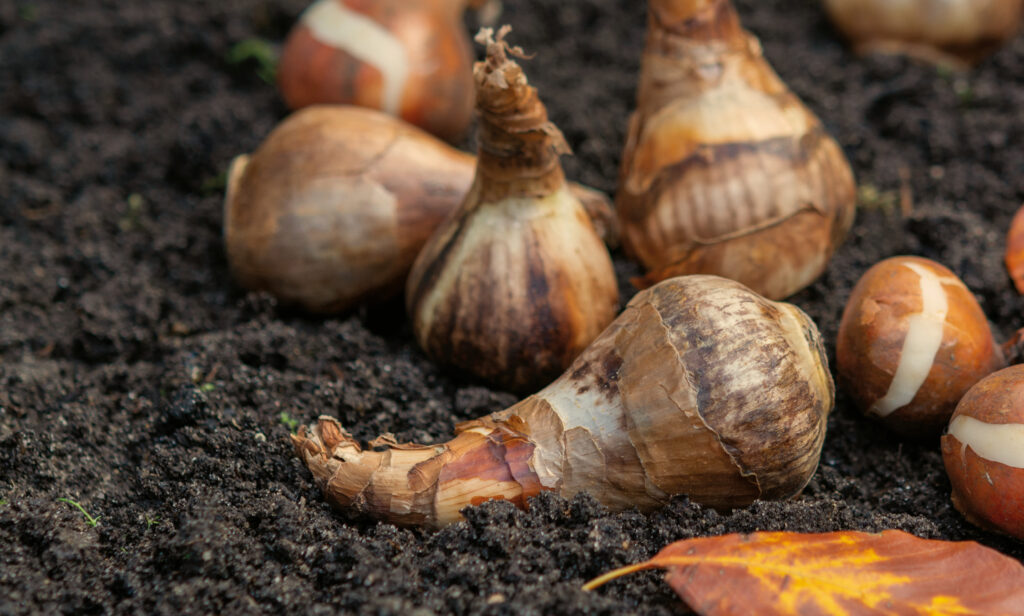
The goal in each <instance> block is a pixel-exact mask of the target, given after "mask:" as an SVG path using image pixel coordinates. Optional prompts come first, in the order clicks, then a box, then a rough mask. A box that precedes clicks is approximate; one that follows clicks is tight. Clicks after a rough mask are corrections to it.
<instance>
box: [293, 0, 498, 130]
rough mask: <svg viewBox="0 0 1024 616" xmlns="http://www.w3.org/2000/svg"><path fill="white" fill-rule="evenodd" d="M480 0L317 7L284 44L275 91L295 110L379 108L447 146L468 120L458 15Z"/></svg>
mask: <svg viewBox="0 0 1024 616" xmlns="http://www.w3.org/2000/svg"><path fill="white" fill-rule="evenodd" d="M478 3H479V2H478V0H317V1H316V2H314V3H313V4H311V5H310V6H309V8H307V9H306V10H305V12H303V14H302V15H301V16H300V17H299V21H298V23H296V24H295V26H294V28H293V29H292V31H291V33H290V34H289V35H288V39H287V40H286V41H285V45H284V51H283V53H282V55H281V62H280V64H279V65H278V84H279V86H280V89H281V94H282V95H283V96H284V99H285V102H286V103H287V104H288V106H289V107H291V108H292V109H299V108H302V107H306V106H308V105H315V104H320V103H338V104H352V105H361V106H364V107H371V108H374V109H380V110H381V111H385V112H387V113H389V114H391V115H395V116H398V117H401V118H402V119H404V120H406V121H407V122H410V123H412V124H415V125H417V126H419V127H421V128H423V129H425V130H427V131H428V132H430V133H433V134H435V135H437V136H439V137H442V138H445V139H455V138H458V137H459V136H460V135H462V134H463V133H464V132H465V130H466V128H467V127H468V126H469V123H470V121H471V120H472V113H473V79H472V73H471V70H470V67H471V63H472V61H473V57H472V51H471V49H470V46H469V38H468V37H467V36H466V32H465V29H464V28H463V25H462V13H463V11H464V10H465V8H466V6H467V5H468V4H478Z"/></svg>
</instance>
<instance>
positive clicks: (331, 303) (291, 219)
mask: <svg viewBox="0 0 1024 616" xmlns="http://www.w3.org/2000/svg"><path fill="white" fill-rule="evenodd" d="M353 136H355V137H356V138H355V139H354V138H353ZM472 165H473V157H472V156H470V155H468V154H465V153H463V152H460V151H458V150H456V149H454V148H451V147H450V146H447V145H446V144H444V143H443V142H440V141H438V140H436V139H434V138H433V137H431V136H430V135H428V134H427V133H425V132H423V131H421V130H419V129H417V128H415V127H413V126H411V125H408V124H404V123H399V122H396V121H395V120H394V119H393V118H391V117H390V116H387V115H385V114H383V113H381V112H378V111H374V110H370V109H363V108H359V107H336V106H314V107H309V108H306V109H303V110H301V111H299V112H296V113H294V114H292V115H291V116H289V117H288V118H287V119H286V120H285V121H284V122H283V123H282V124H281V125H279V126H278V127H277V128H276V129H275V130H274V131H273V132H272V133H271V134H270V135H269V136H268V137H267V139H266V140H265V141H264V143H263V144H262V145H261V146H260V148H259V149H258V150H257V151H256V152H255V153H253V154H252V155H251V156H249V157H245V158H240V159H238V160H237V161H236V162H235V163H234V165H233V166H232V169H231V172H230V174H229V175H230V176H231V177H230V178H229V186H228V193H227V198H226V200H225V217H224V218H225V221H224V229H225V237H224V239H225V245H226V248H227V253H228V261H229V262H230V265H231V270H232V272H233V273H234V275H235V277H236V278H237V279H238V280H239V282H241V283H242V284H243V285H244V286H246V287H248V288H250V289H265V290H268V291H270V292H271V293H273V294H274V295H275V296H277V297H278V298H279V299H281V301H283V302H284V303H287V304H298V305H300V306H302V307H303V308H305V309H307V310H310V311H312V312H322V313H330V312H337V311H340V310H344V309H347V308H349V307H351V306H352V305H354V304H355V303H357V302H359V301H363V300H366V299H373V298H380V297H385V296H387V295H390V294H392V293H393V292H394V291H396V290H398V289H399V288H400V287H401V284H402V282H403V281H404V276H405V273H406V272H407V271H408V269H409V267H410V266H411V264H412V261H413V260H414V259H415V257H416V254H417V253H418V251H419V250H420V248H421V247H422V246H423V244H424V242H426V240H427V237H429V234H430V233H431V231H432V230H433V229H434V228H436V226H437V225H438V224H439V223H440V221H441V220H443V219H444V217H445V216H447V215H448V214H449V213H450V212H451V210H452V208H453V207H454V204H456V203H458V201H459V200H460V199H461V198H462V196H463V195H464V194H465V191H466V189H467V187H468V181H469V178H470V176H469V173H471V169H472Z"/></svg>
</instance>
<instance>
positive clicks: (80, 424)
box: [0, 0, 1024, 614]
mask: <svg viewBox="0 0 1024 616" xmlns="http://www.w3.org/2000/svg"><path fill="white" fill-rule="evenodd" d="M304 4H305V0H224V1H221V2H205V1H199V0H191V1H182V0H150V1H148V2H144V3H143V2H125V1H121V2H117V1H114V0H106V1H101V0H97V1H94V2H88V3H84V2H83V3H78V2H76V3H69V2H67V1H66V0H63V1H62V0H2V1H0V546H2V548H0V613H3V614H38V613H60V612H66V613H75V614H89V613H146V614H193V613H220V614H238V613H273V614H280V613H288V614H321V613H336V612H361V613H375V614H432V613H455V614H477V613H488V614H512V613H515V614H552V613H565V614H569V613H589V614H602V613H608V614H611V613H641V614H669V613H675V612H678V611H679V610H680V609H681V608H680V607H679V601H678V600H677V599H676V598H675V596H674V595H673V594H672V593H671V591H670V590H669V589H668V587H667V586H666V585H665V584H663V583H662V582H661V576H660V574H658V573H653V572H652V573H645V574H640V575H634V576H630V577H628V578H626V579H624V580H622V581H617V582H614V583H612V584H610V585H608V586H607V587H605V588H603V589H600V590H599V591H596V592H592V593H584V592H582V591H581V590H580V584H582V583H583V582H584V581H585V580H587V579H589V578H591V577H593V576H596V575H597V574H599V573H601V572H604V571H606V570H608V569H610V568H613V567H617V566H620V565H624V564H628V563H633V562H636V561H638V560H640V559H643V558H646V557H649V556H651V555H653V554H654V553H655V552H656V551H657V550H658V549H660V548H661V547H663V546H664V545H666V544H667V543H669V542H671V541H675V540H678V539H683V538H687V537H693V536H704V535H715V534H721V533H727V532H734V531H736V532H746V531H755V530H793V531H830V530H838V529H860V530H868V531H875V530H881V529H886V528H899V529H903V530H906V531H909V532H912V533H915V534H917V535H919V536H923V537H930V538H943V539H953V540H963V539H972V540H976V541H980V542H982V543H984V544H986V545H989V546H992V547H994V548H996V549H998V550H1000V551H1002V552H1003V553H1005V554H1008V555H1010V556H1013V557H1015V558H1017V559H1021V558H1024V544H1022V543H1021V542H1015V541H1013V540H1009V539H1006V538H1002V537H1000V536H996V535H992V534H988V533H985V532H982V531H979V530H976V529H974V528H972V527H971V526H969V525H967V524H966V523H965V522H964V521H963V519H962V518H961V517H960V516H959V515H958V514H957V513H956V511H955V510H953V509H952V507H951V505H950V502H949V484H948V481H947V479H946V477H945V474H944V471H943V469H942V464H941V458H940V455H939V451H938V443H937V441H929V442H923V443H903V442H900V441H898V440H896V439H895V438H893V437H891V436H890V435H889V434H887V433H886V432H885V431H884V430H883V429H882V428H880V427H878V426H877V425H875V424H873V423H871V422H869V421H866V420H864V419H862V418H861V417H859V415H858V413H857V412H856V411H855V410H854V409H853V408H852V407H851V405H850V403H849V399H848V398H847V396H846V395H844V393H843V392H842V391H840V392H839V394H838V406H837V408H836V410H835V412H834V413H833V415H832V416H831V418H830V421H829V432H828V438H827V440H826V443H825V450H824V454H823V456H822V461H821V467H820V469H819V471H818V473H817V474H816V475H815V477H814V479H813V480H812V482H811V484H810V485H809V486H808V488H807V489H806V490H805V492H804V493H803V495H802V496H801V497H799V498H797V499H795V500H793V501H791V502H786V503H757V504H755V505H754V506H752V507H750V508H748V509H744V510H739V511H735V512H733V513H731V514H728V515H720V514H717V513H715V512H713V511H709V510H705V509H702V508H701V507H698V506H695V505H691V504H689V503H688V502H687V501H686V500H685V499H683V498H678V499H675V500H674V501H673V502H672V503H671V504H670V505H669V506H668V507H666V508H665V509H664V510H662V511H658V512H655V513H652V514H649V515H643V514H639V513H636V512H626V513H619V514H614V515H613V514H610V513H608V512H607V511H606V510H605V509H603V508H602V507H601V506H599V505H597V504H596V503H595V502H594V501H593V500H592V499H590V498H588V497H587V496H585V495H581V496H579V497H577V498H574V499H572V500H571V501H567V500H564V499H561V498H557V497H553V496H542V497H540V498H538V499H537V500H535V501H533V503H532V506H531V508H530V510H529V511H528V512H522V511H518V510H515V509H514V508H512V507H511V506H510V505H508V504H505V503H489V504H485V505H483V506H480V507H477V508H474V509H471V510H467V511H466V517H467V521H466V522H464V523H460V524H456V525H454V526H452V527H450V528H447V529H445V530H442V531H440V532H427V531H421V530H402V529H396V528H394V527H392V526H389V525H383V524H377V523H374V522H370V521H365V520H356V519H351V518H349V517H348V516H347V515H346V514H344V513H337V512H333V511H332V510H330V509H329V508H328V506H327V505H326V504H325V503H324V501H323V499H322V498H321V496H320V494H319V492H318V491H317V489H316V488H315V486H314V485H313V483H312V481H311V478H310V475H309V473H308V472H307V471H306V470H305V468H304V467H303V466H302V465H301V464H300V463H299V461H298V460H297V459H296V458H295V457H294V455H293V453H292V449H291V446H290V444H289V442H288V433H289V429H290V427H292V425H293V423H292V422H295V421H298V422H303V423H305V422H308V421H310V420H312V419H313V418H315V417H316V416H317V415H319V414H321V413H327V414H331V415H335V416H337V417H339V418H340V419H341V421H342V422H343V423H344V425H345V426H346V427H347V428H348V429H350V430H351V431H352V432H353V433H354V434H355V435H356V436H357V437H359V438H363V439H368V438H372V437H373V436H375V435H377V434H378V433H379V432H384V431H391V432H394V433H395V434H396V436H397V437H398V439H399V440H416V441H420V442H440V441H443V440H446V439H447V438H448V436H449V435H450V434H451V432H452V426H453V425H454V423H455V422H457V421H461V420H465V419H469V418H473V417H476V416H478V415H481V414H484V413H488V412H491V411H496V410H500V409H502V408H504V407H505V406H506V405H508V404H509V403H511V402H513V401H514V398H513V397H512V396H510V395H508V394H505V393H501V392H496V391H491V390H488V389H486V388H483V387H481V386H479V385H478V384H475V383H473V382H471V381H466V380H456V379H454V378H451V377H450V376H448V375H446V374H445V373H443V372H442V371H440V370H439V369H437V368H436V367H434V366H433V365H431V363H430V362H428V361H427V360H426V359H425V358H424V356H423V355H422V354H421V353H420V352H419V351H418V350H417V348H416V347H415V344H414V341H413V339H412V336H411V333H410V328H409V326H408V324H407V323H406V320H405V315H404V312H403V310H402V307H401V302H399V301H395V302H392V303H389V304H386V305H384V306H382V307H377V308H374V309H373V310H366V309H362V310H359V311H357V312H355V313H352V314H348V315H342V316H339V317H337V318H326V319H322V318H310V317H306V316H303V315H301V314H296V313H294V312H291V311H288V310H284V309H281V308H279V307H278V306H277V305H276V303H275V302H274V300H273V299H272V298H270V297H268V296H266V295H260V294H248V293H246V292H244V291H243V290H241V289H239V288H238V287H237V286H235V285H234V284H233V282H232V280H231V278H230V275H229V272H228V269H227V265H226V261H225V256H224V253H223V250H222V245H221V206H222V193H223V183H224V173H225V170H226V169H227V166H228V163H229V162H230V160H231V158H232V157H233V156H234V155H236V154H238V153H241V152H246V151H250V150H252V149H253V148H255V147H256V146H257V144H259V142H260V141H261V140H262V138H263V137H264V136H265V135H266V134H267V133H268V132H269V131H270V130H271V128H272V127H273V126H274V125H275V123H276V122H278V121H279V120H280V119H281V118H282V117H283V116H284V115H285V113H286V110H285V108H284V106H283V104H282V103H281V101H280V99H279V97H278V95H277V94H276V92H275V89H274V87H272V86H271V85H269V84H268V83H266V82H265V81H264V80H262V79H261V77H260V65H259V63H258V62H256V61H252V60H247V61H241V62H238V61H233V60H232V59H231V52H232V50H233V49H236V45H237V44H238V43H239V42H241V41H245V40H247V39H251V38H259V39H263V40H266V41H270V42H272V43H274V44H278V43H279V42H280V41H281V40H282V39H283V37H284V35H285V33H286V32H287V30H288V28H289V26H290V25H291V23H292V22H293V21H294V19H295V18H296V16H297V15H298V13H299V12H300V11H301V10H302V8H303V7H304ZM737 4H738V7H739V10H740V13H741V16H742V17H743V19H744V23H745V25H746V26H747V27H748V28H749V29H751V30H752V31H753V32H754V33H756V34H757V35H758V36H760V37H761V40H762V42H763V45H764V48H765V51H766V55H767V57H768V59H769V60H770V61H771V62H772V63H773V64H774V66H775V67H776V68H777V70H778V72H779V73H780V74H781V76H782V77H783V78H784V79H785V80H786V81H787V82H788V83H789V85H790V86H791V87H792V88H793V89H794V90H795V91H796V93H797V94H798V95H800V96H801V97H802V98H803V100H804V101H806V102H807V104H808V105H809V106H810V107H811V108H812V109H813V110H814V111H815V112H817V113H818V114H819V115H820V116H821V117H822V119H823V120H824V122H825V124H826V125H827V126H828V128H829V129H830V130H831V131H832V133H833V134H834V135H835V136H836V137H837V138H838V140H839V142H840V144H841V145H842V146H843V147H844V149H845V150H846V152H847V154H848V156H849V157H850V160H851V161H852V163H853V166H854V170H855V172H856V174H857V179H858V183H859V186H860V195H861V207H860V210H859V213H858V219H857V222H856V225H855V227H854V229H853V231H852V233H851V234H850V237H849V239H848V241H847V242H846V244H845V245H844V246H843V247H842V248H841V249H840V250H839V252H838V254H837V255H836V258H835V259H834V261H833V262H832V264H831V266H830V268H829V270H828V272H827V274H826V275H825V276H823V277H822V278H821V279H820V280H819V281H818V282H817V283H815V284H814V285H813V286H812V287H810V288H809V289H807V290H805V291H804V292H802V293H800V294H799V295H797V296H795V297H794V298H792V301H793V302H794V303H796V304H797V305H799V306H800V307H802V308H803V309H804V310H806V311H807V312H808V313H809V314H810V315H811V316H812V317H813V318H814V319H815V320H816V321H817V323H818V324H819V326H820V328H821V330H822V333H823V335H824V336H825V338H826V340H827V344H828V346H829V352H830V359H832V358H833V357H834V347H833V341H834V340H835V334H836V328H837V325H838V320H839V316H840V314H841V311H842V308H843V305H844V303H845V301H846V298H847V296H848V295H849V292H850V289H851V288H852V285H853V283H854V282H855V281H856V280H857V278H858V277H859V276H860V275H861V274H862V273H863V272H864V270H865V269H866V268H867V267H869V266H870V265H871V264H873V263H875V262H876V261H878V260H879V259H882V258H884V257H887V256H890V255H894V254H901V253H913V254H919V255H923V256H926V257H930V258H933V259H936V260H938V261H940V262H941V263H943V264H945V265H946V266H948V267H950V268H951V269H952V270H953V271H955V272H956V273H957V274H959V275H960V276H961V277H962V278H963V280H964V281H965V282H966V283H967V284H968V286H969V287H970V288H971V289H972V290H973V291H974V292H975V293H976V294H977V296H978V299H979V300H980V302H981V304H982V306H983V307H984V309H985V310H986V312H987V314H988V315H989V318H990V319H991V321H992V325H993V328H994V330H995V331H996V333H997V335H998V337H999V338H1000V339H1005V338H1006V337H1007V336H1009V335H1010V334H1011V332H1013V331H1014V330H1015V329H1016V328H1017V327H1019V326H1022V325H1024V312H1022V307H1024V300H1022V299H1021V298H1020V297H1019V296H1018V295H1017V294H1016V293H1015V292H1014V291H1013V288H1012V285H1011V283H1010V281H1009V279H1008V277H1007V275H1006V273H1005V271H1004V269H1003V266H1002V264H1001V254H1002V250H1003V241H1004V235H1005V232H1006V229H1007V226H1008V223H1009V220H1010V218H1011V216H1012V214H1013V212H1014V211H1015V210H1016V208H1017V206H1019V205H1020V203H1021V201H1022V199H1024V149H1022V148H1021V144H1022V143H1024V114H1022V113H1021V112H1020V110H1021V109H1022V108H1024V38H1018V39H1017V40H1015V41H1013V42H1012V43H1011V44H1010V45H1009V46H1007V47H1006V48H1005V49H1003V50H1002V51H1001V52H1000V53H998V54H997V55H995V56H994V57H992V58H990V59H988V60H987V61H985V62H984V63H982V64H981V65H980V66H979V67H977V69H976V70H974V71H972V72H971V73H969V74H965V75H956V74H952V73H950V72H947V71H942V70H937V69H935V68H933V67H929V66H923V65H919V64H915V63H913V62H910V61H907V60H903V59H898V58H886V57H868V58H863V59H862V58H857V57H855V56H853V55H852V54H851V53H850V52H849V51H847V49H846V48H845V47H844V45H843V44H842V43H841V41H839V40H838V38H837V35H836V33H835V32H834V31H833V30H832V29H831V27H830V26H829V25H828V23H827V21H826V20H825V17H824V15H823V13H822V11H821V9H820V7H819V5H818V3H817V2H814V1H811V0H770V1H765V0H761V1H755V0H743V1H740V2H738V3H737ZM503 21H507V22H509V23H511V24H512V25H513V27H514V30H513V34H512V35H511V40H512V41H513V42H514V43H515V44H519V45H522V46H523V47H525V48H526V50H527V51H529V52H534V53H536V58H535V59H533V60H531V61H529V62H527V63H526V65H525V68H526V71H527V73H528V75H529V77H530V79H531V81H532V82H533V83H534V84H535V85H537V86H538V88H539V90H540V94H541V97H542V98H543V100H545V101H546V103H547V105H548V108H549V110H550V113H551V116H552V118H553V119H554V121H555V122H556V123H557V124H558V125H559V126H560V127H561V128H562V129H563V131H564V132H565V135H566V137H567V138H568V140H569V142H570V144H571V145H572V146H573V148H574V150H575V153H576V155H575V156H574V157H570V158H567V159H566V160H565V167H566V171H567V173H568V175H569V176H570V177H571V178H573V179H577V180H580V181H583V182H586V183H589V184H591V185H594V186H597V187H599V188H602V189H604V190H607V191H612V190H614V187H615V178H616V170H617V165H618V159H619V155H620V150H621V147H622V142H623V136H624V132H625V128H626V121H627V114H628V113H629V111H630V109H631V107H632V105H633V100H634V90H635V85H636V72H637V68H638V64H639V57H640V51H641V47H642V44H643V32H644V27H645V9H644V6H643V4H642V3H638V2H635V1H634V0H588V1H586V2H565V1H563V0H531V1H530V2H518V1H515V0H509V1H507V2H506V7H505V13H504V17H503ZM467 23H468V25H469V26H471V27H474V24H473V18H468V20H467ZM463 145H464V146H466V147H472V142H471V141H467V142H466V143H465V144H463ZM908 198H909V200H908ZM617 267H618V269H619V273H620V275H621V276H622V280H623V287H624V288H629V287H628V285H627V284H626V283H625V280H626V278H627V277H628V276H629V275H630V274H633V273H636V269H635V268H634V267H633V266H631V265H630V264H628V263H626V262H625V261H624V260H623V258H622V257H621V255H617ZM58 498H69V499H73V500H75V501H77V502H79V503H81V505H82V506H83V507H84V508H85V510H86V511H88V512H89V513H90V514H91V515H92V516H94V517H98V518H99V520H98V524H97V525H96V526H94V527H93V526H90V525H89V524H88V523H87V520H86V518H85V517H84V516H83V515H82V514H81V513H79V512H78V511H77V510H75V509H73V508H72V507H71V506H69V505H68V504H66V503H63V502H59V501H58V500H57V499H58Z"/></svg>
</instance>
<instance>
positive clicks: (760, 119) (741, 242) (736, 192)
mask: <svg viewBox="0 0 1024 616" xmlns="http://www.w3.org/2000/svg"><path fill="white" fill-rule="evenodd" d="M648 5H649V9H648V11H649V19H648V32H647V45H646V49H645V50H644V56H643V62H642V66H641V75H640V85H639V89H638V94H637V109H636V112H635V113H634V114H633V117H632V119H631V121H630V125H629V135H628V139H627V142H626V147H625V151H624V153H623V162H622V169H621V172H620V178H619V190H618V193H617V194H616V206H617V209H618V211H619V217H620V222H621V225H622V233H623V244H624V245H625V248H626V250H627V251H628V252H629V253H630V254H631V255H632V256H634V257H635V258H637V259H638V260H639V261H640V262H641V263H642V264H643V265H644V266H645V267H646V268H647V269H648V271H649V274H648V276H647V279H646V282H647V283H650V282H656V281H658V280H662V279H664V278H667V277H669V276H676V275H680V274H693V273H706V274H717V275H721V276H725V277H727V278H732V279H734V280H738V281H740V282H742V283H744V284H746V285H748V286H750V287H751V288H752V289H753V290H755V291H757V292H758V293H761V294H763V295H765V296H767V297H770V298H775V299H777V298H782V297H786V296H788V295H791V294H792V293H795V292H796V291H798V290H799V289H801V288H803V287H804V286H806V285H808V284H810V283H811V282H812V281H813V280H814V279H815V278H817V277H818V276H819V275H820V274H821V273H822V271H823V270H824V269H825V265H826V263H827V261H828V259H829V258H830V257H831V255H832V253H833V252H834V251H835V249H836V248H837V247H838V245H839V243H840V242H841V241H842V240H843V238H844V237H845V234H846V231H847V230H848V229H849V227H850V225H851V224H852V221H853V216H854V209H855V200H856V199H855V190H854V183H853V175H852V173H851V171H850V166H849V163H848V162H847V161H846V158H845V156H844V155H843V153H842V150H840V148H839V146H838V145H837V144H836V142H835V141H834V140H833V139H832V138H831V137H830V136H829V135H828V134H827V133H826V132H825V129H824V128H823V127H822V125H821V122H819V121H818V119H817V118H816V117H815V116H814V115H813V114H812V113H811V112H810V111H809V110H808V109H807V108H806V107H805V106H804V105H803V103H801V102H800V100H799V99H798V98H797V97H796V96H794V95H793V93H792V92H790V91H789V89H788V88H787V87H786V85H785V84H784V83H783V82H782V81H781V80H780V79H779V77H778V76H777V75H776V74H775V72H774V71H773V70H772V68H771V67H770V66H769V65H768V63H767V62H766V61H765V59H764V57H763V56H762V54H761V47H760V44H759V43H758V41H757V39H755V38H754V37H752V36H751V35H750V34H748V33H747V32H745V31H744V30H743V29H742V27H741V26H740V23H739V18H738V16H737V15H736V12H735V10H734V9H733V7H732V5H731V4H730V3H729V2H728V0H650V2H649V3H648Z"/></svg>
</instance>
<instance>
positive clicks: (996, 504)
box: [942, 365, 1024, 539]
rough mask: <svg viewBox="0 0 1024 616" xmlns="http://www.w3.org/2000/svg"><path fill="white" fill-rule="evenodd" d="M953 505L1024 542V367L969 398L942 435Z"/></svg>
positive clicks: (985, 383)
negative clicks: (951, 487)
mask: <svg viewBox="0 0 1024 616" xmlns="http://www.w3.org/2000/svg"><path fill="white" fill-rule="evenodd" d="M942 459H943V462H944V463H945V466H946V473H947V474H948V475H949V480H950V483H951V484H952V486H953V494H952V500H953V505H954V506H955V507H956V508H957V510H958V511H960V512H961V513H962V514H963V515H964V517H966V518H967V520H968V521H970V522H971V523H973V524H975V525H977V526H980V527H982V528H987V529H990V530H995V531H997V532H1002V533H1006V534H1009V535H1012V536H1014V537H1017V538H1018V539H1024V366H1022V365H1017V366H1011V367H1009V368H1005V369H1003V370H1000V371H999V372H996V373H995V374H992V375H990V376H988V377H986V378H984V379H982V380H981V381H979V382H978V383H977V384H976V385H975V386H974V387H972V388H971V389H970V391H968V392H967V394H966V395H964V397H963V399H962V400H961V401H960V403H959V404H958V405H957V408H956V411H955V412H954V413H953V417H952V419H951V420H950V422H949V428H948V430H947V433H946V435H945V436H943V437H942Z"/></svg>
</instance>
